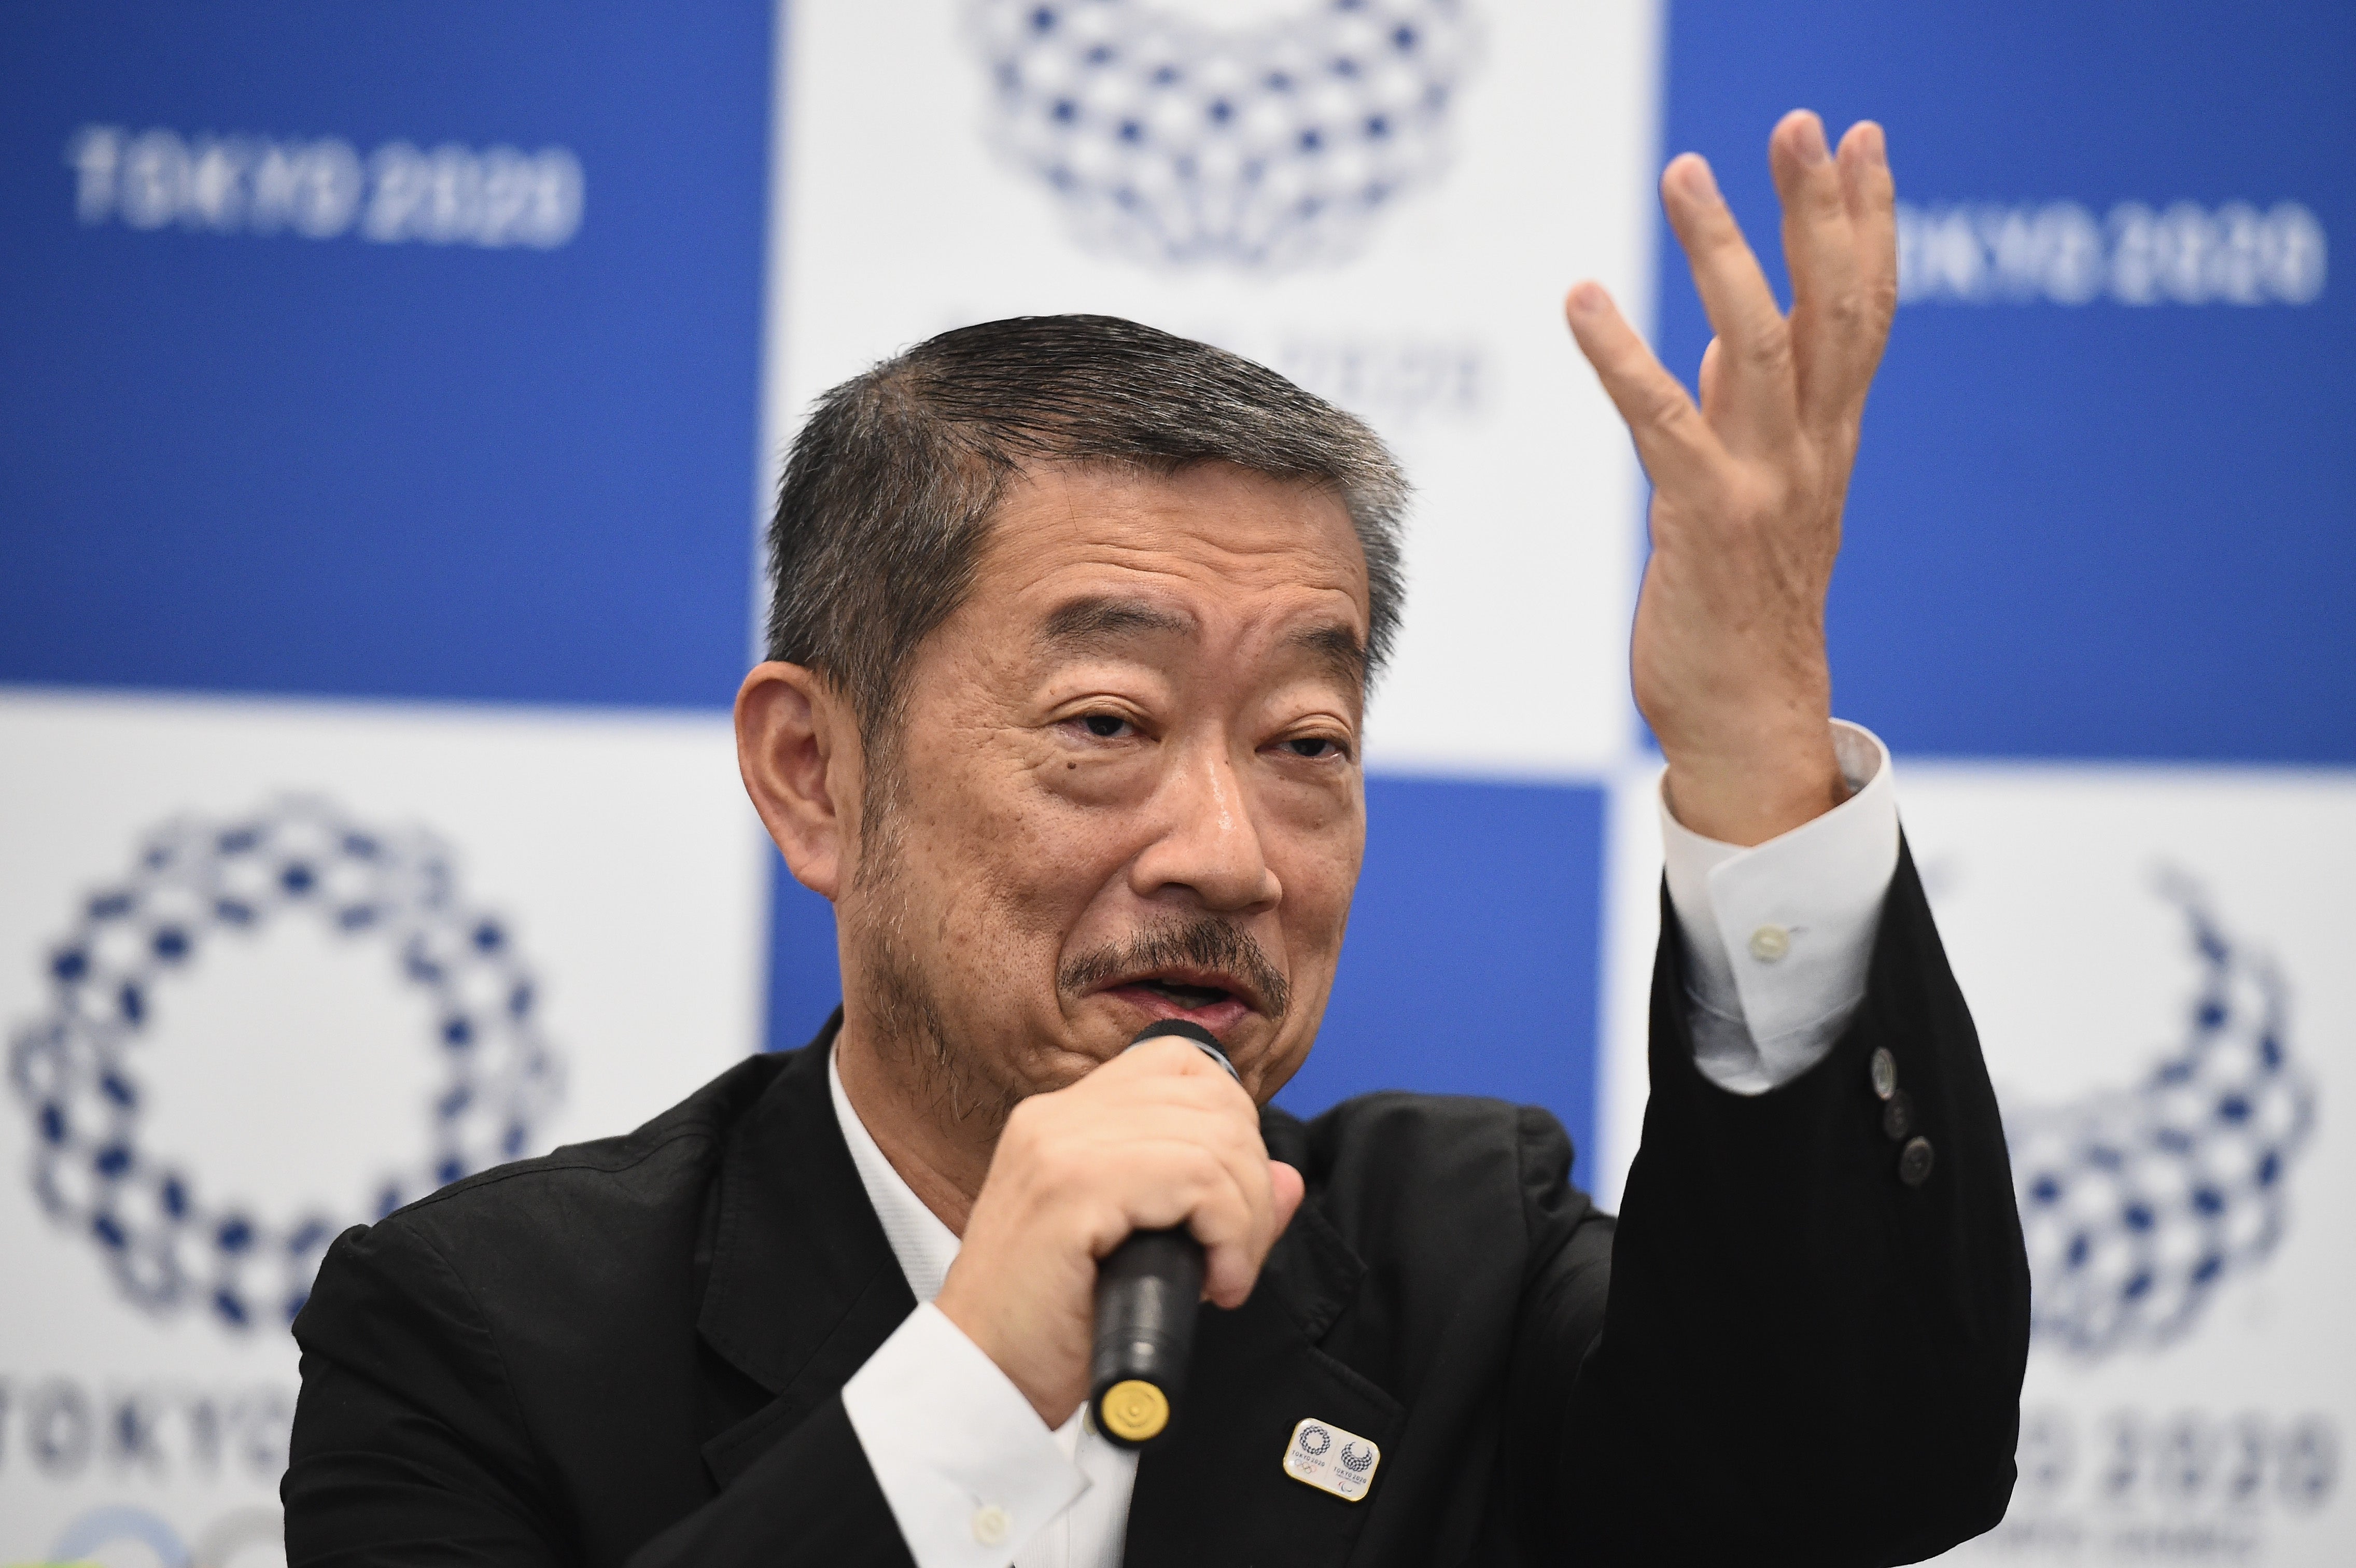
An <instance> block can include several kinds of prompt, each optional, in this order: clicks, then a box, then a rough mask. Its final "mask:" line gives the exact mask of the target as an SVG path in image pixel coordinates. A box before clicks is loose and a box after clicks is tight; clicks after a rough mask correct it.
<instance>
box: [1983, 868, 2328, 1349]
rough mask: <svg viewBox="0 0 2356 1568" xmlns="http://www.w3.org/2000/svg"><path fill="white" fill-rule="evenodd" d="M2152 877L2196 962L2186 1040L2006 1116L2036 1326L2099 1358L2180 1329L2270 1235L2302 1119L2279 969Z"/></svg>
mask: <svg viewBox="0 0 2356 1568" xmlns="http://www.w3.org/2000/svg"><path fill="white" fill-rule="evenodd" d="M2162 889H2163V892H2164V893H2165V894H2166V896H2167V897H2169V900H2170V901H2171V902H2173V903H2175V904H2176V905H2177V906H2178V907H2179V908H2180V909H2181V910H2182V911H2183V914H2184V918H2185V920H2186V922H2187V924H2188V926H2189V927H2190V934H2191V940H2192V948H2193V951H2194V954H2195V956H2196V957H2197V959H2198V961H2199V963H2200V981H2199V984H2198V987H2197V989H2196V991H2195V993H2194V995H2193V998H2192V1001H2191V1004H2190V1016H2189V1019H2188V1023H2187V1029H2186V1036H2185V1039H2184V1043H2183V1044H2182V1046H2181V1047H2179V1048H2178V1049H2176V1050H2175V1051H2174V1052H2173V1053H2171V1054H2170V1055H2169V1056H2167V1057H2165V1058H2162V1059H2161V1060H2160V1062H2159V1063H2158V1066H2157V1067H2155V1068H2154V1069H2152V1071H2151V1073H2150V1075H2149V1076H2148V1077H2147V1078H2146V1079H2144V1081H2143V1082H2141V1083H2139V1084H2136V1085H2135V1086H2133V1087H2132V1088H2130V1089H2127V1090H2122V1091H2115V1092H2108V1093H2098V1094H2094V1095H2092V1096H2089V1097H2088V1098H2086V1099H2084V1100H2082V1101H2077V1102H2074V1103H2071V1104H2066V1105H2060V1106H2051V1107H2040V1108H2036V1109H2033V1110H2031V1111H2030V1112H2028V1113H2027V1114H2024V1115H2018V1116H2014V1117H2010V1118H2008V1123H2009V1124H2008V1127H2007V1128H2006V1136H2007V1141H2008V1143H2009V1144H2011V1149H2012V1168H2013V1179H2014V1181H2015V1182H2016V1183H2017V1184H2018V1187H2019V1197H2020V1219H2021V1224H2022V1228H2023V1229H2024V1230H2026V1232H2027V1235H2028V1242H2029V1274H2030V1278H2031V1290H2032V1296H2033V1301H2034V1306H2033V1324H2034V1333H2035V1336H2036V1337H2037V1338H2038V1340H2039V1341H2040V1343H2043V1344H2047V1345H2051V1346H2056V1347H2059V1348H2061V1349H2063V1350H2066V1351H2068V1352H2071V1353H2072V1354H2074V1355H2077V1356H2080V1357H2084V1358H2097V1357H2101V1356H2104V1355H2106V1354H2108V1353H2109V1352H2111V1351H2113V1350H2116V1349H2119V1348H2124V1347H2126V1346H2129V1345H2142V1346H2147V1347H2158V1346H2162V1345H2166V1344H2168V1343H2169V1342H2170V1341H2171V1340H2173V1339H2175V1338H2177V1337H2179V1336H2180V1335H2181V1334H2183V1333H2184V1332H2185V1331H2186V1330H2187V1329H2188V1328H2190V1326H2192V1324H2193V1323H2194V1322H2195V1321H2196V1320H2197V1319H2198V1317H2199V1316H2200V1314H2201V1308H2202V1307H2203V1305H2205V1304H2206V1303H2207V1301H2208V1300H2209V1298H2210V1296H2211V1294H2212V1293H2213V1292H2214V1291H2215V1289H2216V1287H2217V1286H2218V1285H2219V1284H2220V1283H2222V1282H2223V1281H2224V1280H2225V1279H2226V1278H2227V1277H2228V1276H2229V1275H2231V1274H2233V1273H2236V1272H2240V1271H2245V1270H2247V1269H2248V1268H2250V1267H2251V1266H2253V1265H2254V1264H2256V1263H2258V1262H2262V1261H2263V1260H2264V1259H2265V1257H2266V1255H2267V1254H2268V1253H2269V1252H2271V1251H2273V1250H2274V1246H2275V1243H2276V1241H2277V1240H2280V1238H2281V1236H2282V1231H2283V1226H2284V1221H2285V1211H2286V1206H2287V1192H2286V1186H2287V1184H2286V1176H2287V1174H2288V1172H2289V1168H2290V1165H2291V1162H2292V1161H2293V1160H2294V1159H2295V1158H2296V1157H2297V1155H2298V1154H2299V1151H2300V1149H2301V1146H2302V1145H2303V1144H2305V1143H2306V1141H2307V1137H2308V1133H2309V1131H2310V1130H2311V1129H2312V1127H2313V1125H2314V1122H2315V1101H2316V1096H2315V1090H2314V1089H2313V1087H2312V1086H2311V1085H2310V1084H2309V1083H2308V1080H2307V1079H2306V1077H2305V1075H2304V1074H2302V1073H2301V1072H2300V1071H2299V1070H2298V1068H2297V1064H2296V1063H2294V1062H2293V1061H2292V1060H2291V1059H2290V1057H2289V1054H2288V1047H2287V1044H2286V1036H2285V1025H2286V1017H2285V1006H2284V992H2283V983H2282V980H2281V978H2280V976H2279V975H2277V974H2276V972H2275V970H2274V969H2273V967H2272V966H2271V965H2270V964H2269V963H2268V962H2267V961H2265V959H2264V958H2262V957H2259V956H2256V955H2254V954H2252V953H2251V952H2249V951H2248V950H2245V949H2244V948H2242V947H2240V946H2237V945H2236V944H2235V943H2234V942H2233V941H2232V940H2229V939H2228V938H2227V936H2226V935H2225V933H2224V931H2223V930H2222V929H2221V928H2220V927H2219V926H2218V924H2217V922H2216V921H2215V920H2214V919H2212V918H2211V916H2210V914H2209V912H2208V910H2207V908H2205V907H2204V904H2203V901H2202V899H2201V895H2200V892H2199V890H2198V889H2197V888H2195V887H2194V886H2192V885H2191V884H2190V883H2189V882H2187V881H2185V880H2184V879H2182V878H2181V877H2176V876H2170V877H2168V878H2166V879H2164V881H2163V883H2162Z"/></svg>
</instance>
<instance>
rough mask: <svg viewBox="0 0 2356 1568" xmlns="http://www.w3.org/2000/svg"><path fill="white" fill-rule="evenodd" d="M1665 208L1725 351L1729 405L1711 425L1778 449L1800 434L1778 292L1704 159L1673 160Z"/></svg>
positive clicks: (1730, 437)
mask: <svg viewBox="0 0 2356 1568" xmlns="http://www.w3.org/2000/svg"><path fill="white" fill-rule="evenodd" d="M1661 206H1662V209H1663V210H1664V211H1665V212H1666V213H1667V215H1668V220H1669V227H1670V228H1671V229H1672V230H1674V231H1676V236H1677V242H1678V243H1679V244H1680V245H1682V246H1684V247H1685V252H1686V262H1687V265H1688V266H1690V267H1691V268H1692V270H1693V279H1694V288H1695V290H1696V292H1697V293H1698V294H1699V295H1701V306H1702V310H1703V311H1704V313H1705V314H1707V315H1708V317H1709V325H1710V328H1711V330H1712V331H1714V332H1715V333H1716V334H1717V335H1718V338H1719V342H1720V343H1721V344H1722V345H1723V346H1724V347H1723V357H1724V360H1725V364H1724V367H1723V371H1722V377H1721V380H1722V384H1723V387H1724V390H1725V398H1724V406H1723V408H1722V409H1720V408H1717V407H1713V408H1712V409H1711V410H1710V423H1711V424H1712V426H1713V427H1714V428H1716V429H1717V430H1718V431H1719V434H1720V435H1722V436H1724V437H1725V439H1726V441H1727V444H1728V445H1729V446H1731V447H1733V448H1735V449H1736V450H1738V451H1758V450H1768V449H1772V448H1773V447H1775V446H1780V445H1781V444H1782V443H1783V441H1785V440H1786V439H1788V438H1789V436H1790V435H1791V433H1792V430H1793V428H1794V423H1795V411H1794V399H1793V362H1792V338H1791V332H1790V328H1789V327H1788V326H1787V324H1786V323H1785V321H1784V319H1783V309H1782V307H1781V306H1778V305H1777V304H1776V303H1775V291H1774V290H1773V289H1772V288H1770V287H1769V286H1768V285H1767V274H1765V273H1763V272H1762V271H1761V270H1760V266H1759V258H1758V257H1757V256H1756V255H1754V254H1753V253H1752V252H1751V245H1750V242H1748V241H1746V240H1744V239H1743V237H1742V227H1741V225H1740V224H1739V223H1737V222H1736V221H1735V220H1734V213H1733V211H1732V209H1730V208H1729V207H1728V206H1727V205H1726V199H1725V197H1723V196H1722V195H1720V194H1719V188H1718V181H1717V180H1716V178H1715V177H1712V176H1711V174H1710V171H1709V165H1708V163H1707V162H1705V161H1704V160H1703V159H1702V158H1701V156H1699V155H1698V154H1695V153H1684V154H1680V155H1679V156H1676V158H1673V159H1671V160H1670V163H1669V166H1668V168H1667V169H1666V170H1665V172H1664V173H1663V174H1662V176H1661Z"/></svg>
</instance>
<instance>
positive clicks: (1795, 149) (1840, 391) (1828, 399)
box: [1767, 109, 1869, 425]
mask: <svg viewBox="0 0 2356 1568" xmlns="http://www.w3.org/2000/svg"><path fill="white" fill-rule="evenodd" d="M1767 166H1768V168H1769V169H1770V171H1771V172H1772V174H1773V175H1774V177H1775V194H1776V196H1777V197H1778V198H1779V199H1781V201H1782V202H1783V258H1784V260H1785V262H1786V263H1788V264H1789V265H1790V267H1791V271H1792V318H1791V327H1792V360H1793V366H1794V371H1795V373H1796V378H1797V390H1798V393H1799V401H1800V409H1801V416H1802V418H1803V419H1804V421H1805V422H1806V423H1808V424H1815V425H1821V424H1823V423H1824V422H1825V421H1826V420H1827V419H1830V418H1836V417H1838V416H1839V414H1840V413H1843V412H1845V411H1846V410H1847V408H1848V406H1849V404H1850V403H1851V401H1852V399H1853V397H1854V396H1855V395H1856V394H1857V393H1858V392H1859V391H1861V389H1862V387H1863V385H1864V380H1865V378H1864V377H1863V376H1861V375H1860V374H1859V373H1858V360H1859V357H1860V350H1861V346H1862V344H1863V342H1864V340H1865V339H1866V338H1867V337H1868V336H1869V328H1868V324H1867V309H1866V299H1865V286H1864V269H1863V266H1862V264H1861V261H1860V258H1859V256H1858V242H1857V234H1856V231H1855V227H1854V225H1853V224H1852V223H1851V221H1850V218H1849V209H1848V199H1847V192H1846V190H1845V189H1844V187H1843V181H1842V178H1841V171H1840V169H1839V167H1838V166H1836V165H1835V163H1834V162H1833V150H1832V148H1831V147H1830V146H1829V145H1826V141H1825V126H1824V122H1823V121H1822V120H1819V119H1818V118H1817V117H1816V116H1815V114H1814V113H1810V112H1809V111H1807V110H1805V109H1795V110H1794V111H1793V112H1792V113H1789V114H1786V115H1784V116H1783V120H1782V121H1781V122H1780V123H1779V124H1777V125H1776V127H1775V133H1774V134H1773V135H1772V136H1771V137H1769V138H1768V142H1767Z"/></svg>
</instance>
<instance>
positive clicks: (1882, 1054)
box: [1873, 1046, 1898, 1100]
mask: <svg viewBox="0 0 2356 1568" xmlns="http://www.w3.org/2000/svg"><path fill="white" fill-rule="evenodd" d="M1897 1092H1898V1058H1896V1057H1893V1056H1891V1055H1890V1047H1887V1046H1876V1047H1874V1048H1873V1094H1874V1098H1875V1099H1877V1100H1887V1099H1889V1098H1890V1096H1891V1095H1893V1094H1895V1093H1897Z"/></svg>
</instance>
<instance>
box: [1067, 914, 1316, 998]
mask: <svg viewBox="0 0 2356 1568" xmlns="http://www.w3.org/2000/svg"><path fill="white" fill-rule="evenodd" d="M1160 969H1207V970H1215V971H1216V972H1219V973H1221V974H1228V975H1233V976H1234V977H1235V978H1237V980H1240V981H1242V982H1243V983H1245V985H1246V986H1247V987H1248V988H1249V990H1250V991H1251V992H1252V993H1253V995H1252V999H1253V1000H1255V1001H1257V1002H1258V1003H1259V1004H1260V1005H1261V1007H1262V1008H1263V1009H1265V1010H1266V1012H1267V1013H1268V1015H1269V1017H1270V1018H1271V1019H1277V1018H1282V1017H1283V1016H1284V1013H1285V1009H1286V1008H1287V1007H1288V1006H1290V1004H1291V1001H1292V985H1291V983H1290V982H1289V981H1287V980H1286V979H1285V978H1284V976H1283V975H1282V974H1281V973H1280V972H1278V971H1277V967H1276V965H1274V964H1272V963H1270V962H1269V960H1268V954H1267V953H1266V952H1264V951H1263V950H1261V948H1260V945H1259V943H1258V941H1256V940H1253V939H1252V935H1251V933H1250V932H1248V931H1247V930H1245V929H1243V928H1241V927H1240V926H1237V925H1233V924H1231V923H1229V922H1228V921H1226V920H1222V919H1218V918H1215V917H1213V916H1209V915H1202V916H1197V917H1196V918H1193V919H1190V920H1183V921H1180V922H1178V923H1176V924H1174V925H1165V926H1156V927H1154V928H1153V929H1151V930H1146V931H1141V932H1139V933H1138V934H1137V935H1136V936H1133V937H1131V938H1130V939H1129V940H1126V941H1122V942H1113V943H1109V944H1108V945H1106V946H1104V947H1100V948H1098V949H1096V950H1093V951H1090V952H1085V953H1081V954H1079V955H1078V956H1077V957H1076V958H1074V959H1072V960H1071V961H1069V962H1068V963H1066V964H1065V965H1064V967H1063V969H1062V971H1061V972H1059V973H1057V975H1056V976H1055V983H1056V985H1057V987H1058V988H1059V989H1060V990H1062V991H1063V992H1064V993H1065V994H1066V995H1068V996H1076V995H1079V994H1081V993H1085V992H1088V991H1092V990H1094V989H1095V988H1096V987H1098V986H1099V985H1102V984H1104V983H1106V982H1107V981H1109V980H1121V979H1126V978H1128V977H1130V976H1132V975H1140V974H1150V973H1151V972H1153V971H1155V970H1160Z"/></svg>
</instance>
